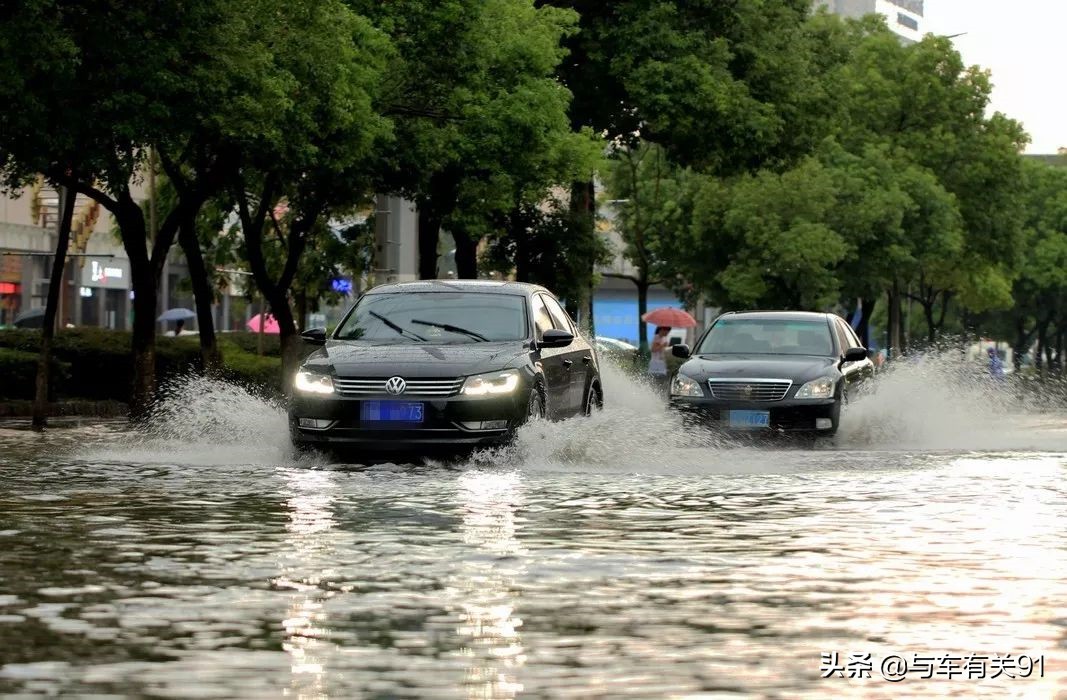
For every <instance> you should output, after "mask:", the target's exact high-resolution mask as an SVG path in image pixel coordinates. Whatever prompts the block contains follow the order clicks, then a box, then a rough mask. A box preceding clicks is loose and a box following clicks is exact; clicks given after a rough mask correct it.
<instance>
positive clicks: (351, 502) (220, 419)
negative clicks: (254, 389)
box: [0, 367, 1067, 698]
mask: <svg viewBox="0 0 1067 700" xmlns="http://www.w3.org/2000/svg"><path fill="white" fill-rule="evenodd" d="M928 370H929V368H928V369H927V370H924V368H922V367H913V368H906V369H905V370H901V371H899V372H896V373H895V374H894V375H893V376H890V377H887V378H886V379H885V380H884V381H883V385H882V387H881V389H880V390H879V392H878V393H877V394H876V395H874V396H871V397H868V398H865V399H863V400H861V401H860V402H858V403H857V404H856V405H854V406H852V407H851V408H850V410H849V412H848V414H847V416H846V421H847V423H846V426H847V427H846V428H845V429H844V430H843V432H842V434H841V435H840V436H839V437H838V438H837V439H836V440H835V441H834V442H833V443H831V444H826V445H821V446H819V449H815V450H796V449H792V448H790V446H788V445H772V446H769V447H753V446H746V445H736V444H727V443H722V442H721V441H715V440H711V439H706V438H694V436H693V435H692V434H691V433H689V432H687V431H684V430H681V429H680V428H679V427H678V425H677V423H676V422H675V421H674V420H673V419H672V418H671V417H669V416H668V415H666V414H665V413H664V412H662V411H661V410H660V409H659V408H658V407H657V406H658V404H657V403H656V399H655V397H653V396H652V395H651V394H650V393H649V392H648V391H647V390H645V389H642V388H641V387H639V386H636V385H634V384H632V383H630V382H628V381H627V380H624V379H623V378H622V377H621V376H620V375H618V374H617V373H612V374H611V375H610V376H609V377H608V379H609V381H608V383H607V390H608V392H607V393H608V396H607V400H608V406H609V408H608V410H606V411H605V412H604V413H602V414H600V415H598V416H596V417H595V418H593V419H591V420H586V421H572V422H569V423H563V424H548V425H539V426H536V427H532V428H530V429H529V430H526V431H525V432H524V433H523V434H522V436H521V439H520V441H519V444H518V445H517V446H516V447H515V448H514V449H512V450H506V451H499V452H493V453H485V454H480V455H476V456H475V457H474V458H473V459H471V460H469V461H464V462H461V463H450V464H441V463H431V462H427V463H422V464H418V465H395V464H386V465H377V466H370V467H362V466H358V465H347V464H333V463H330V461H329V460H326V459H324V458H321V457H312V458H305V459H302V460H300V461H296V460H294V459H293V458H292V457H291V455H290V454H289V452H288V449H287V445H286V440H287V437H286V431H285V425H284V419H283V414H282V413H281V411H280V410H279V409H278V408H276V407H272V406H271V405H269V404H267V403H265V402H263V401H260V400H258V399H256V398H255V397H252V396H250V395H248V394H247V393H246V392H244V391H243V390H241V389H239V388H236V387H232V386H226V385H217V384H206V383H198V382H192V383H190V384H188V385H186V386H185V387H184V388H183V390H181V391H180V392H179V393H178V395H176V396H175V397H174V398H173V399H171V400H169V401H168V402H166V403H165V404H164V406H163V407H162V408H161V411H160V414H159V416H157V419H156V422H155V427H156V429H155V431H154V432H153V433H152V434H149V435H137V436H134V435H132V434H130V433H127V432H126V431H125V430H124V428H123V427H122V426H121V425H119V424H86V425H73V426H69V427H66V428H61V429H56V430H53V431H50V432H49V433H47V434H45V435H43V436H38V435H35V434H32V433H29V432H27V431H23V430H13V429H0V694H6V695H22V694H35V693H40V694H50V695H63V696H71V695H109V694H110V695H117V696H150V697H183V698H184V697H255V698H264V697H283V696H284V697H297V698H326V697H331V696H332V697H345V698H347V697H383V698H384V697H449V698H451V697H476V698H510V697H539V696H552V697H563V696H583V697H586V696H604V697H618V696H628V695H629V696H640V697H663V696H700V697H743V696H751V697H766V696H771V697H783V698H785V697H812V698H820V697H827V696H841V695H848V696H854V697H900V696H928V695H956V696H960V697H973V696H988V697H1004V696H1017V697H1041V698H1045V697H1055V696H1057V695H1058V694H1064V693H1067V666H1065V660H1067V556H1065V554H1067V535H1065V531H1067V528H1065V526H1067V486H1065V480H1064V477H1065V474H1067V469H1065V467H1067V418H1065V417H1064V415H1063V414H1061V413H1036V412H1034V411H1033V410H1028V409H1027V407H1026V405H1025V404H1020V403H1019V402H1018V401H1017V400H1015V399H1011V398H1010V397H1005V396H1002V395H998V394H997V393H996V392H991V391H990V389H989V388H988V387H986V386H984V385H982V384H972V383H968V382H948V381H945V380H943V379H942V378H941V377H943V374H941V373H939V372H933V371H928ZM823 652H839V653H840V654H841V655H842V657H847V656H848V654H849V653H850V652H870V653H872V655H873V658H874V659H875V660H876V662H877V659H878V658H880V657H882V656H885V655H886V654H889V653H891V652H896V653H900V654H905V655H910V654H922V653H929V654H931V655H943V654H945V653H947V652H953V653H958V654H960V655H965V654H968V653H972V652H976V653H984V654H990V655H992V654H1006V653H1016V654H1021V653H1027V654H1031V655H1034V656H1041V655H1043V656H1044V660H1045V661H1044V676H1043V677H1030V678H1027V679H1023V678H1016V679H1009V678H1006V677H1000V678H998V679H986V680H984V681H977V680H964V679H959V678H957V679H955V680H932V681H926V680H921V679H918V678H909V679H908V680H906V681H904V682H902V683H889V682H886V681H884V680H882V679H881V678H879V674H878V672H877V665H876V666H875V672H874V674H873V675H874V677H873V678H871V679H848V678H831V679H822V678H821V675H822V674H821V672H820V666H821V656H820V655H821V653H823ZM1033 675H1035V676H1036V674H1033Z"/></svg>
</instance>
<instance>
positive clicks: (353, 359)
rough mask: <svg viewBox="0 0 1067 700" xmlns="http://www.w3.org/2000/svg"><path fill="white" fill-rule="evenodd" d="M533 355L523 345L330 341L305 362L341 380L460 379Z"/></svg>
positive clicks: (306, 364)
mask: <svg viewBox="0 0 1067 700" xmlns="http://www.w3.org/2000/svg"><path fill="white" fill-rule="evenodd" d="M527 353H529V348H528V347H524V346H522V345H520V344H519V343H464V344H449V345H431V344H427V343H404V344H397V345H377V344H373V345H372V344H368V343H358V342H352V341H345V340H328V341H326V345H325V346H323V347H321V348H319V349H317V350H316V351H315V352H313V353H312V354H311V355H310V356H308V358H307V359H306V360H305V361H304V365H305V366H306V367H308V368H309V369H316V370H318V371H328V370H330V369H332V371H333V374H334V375H336V376H338V377H393V376H401V377H442V378H443V377H460V376H467V375H471V374H478V373H480V372H492V371H494V370H498V369H504V368H507V367H512V366H515V365H516V364H517V362H518V359H519V358H521V357H522V356H523V355H525V354H527Z"/></svg>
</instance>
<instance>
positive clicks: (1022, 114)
mask: <svg viewBox="0 0 1067 700" xmlns="http://www.w3.org/2000/svg"><path fill="white" fill-rule="evenodd" d="M925 14H926V26H925V27H924V28H923V30H922V31H923V32H924V33H926V32H932V33H934V34H944V35H952V34H959V33H960V32H967V34H966V35H964V36H960V37H957V38H956V39H953V43H954V44H955V45H956V49H957V50H959V52H960V54H961V55H962V56H963V60H964V61H965V62H966V63H967V64H978V65H980V66H982V67H983V68H988V69H989V70H991V71H992V73H993V97H992V105H991V107H992V109H994V110H996V111H1000V112H1004V113H1005V114H1007V115H1008V116H1009V117H1012V118H1013V119H1017V120H1018V121H1020V122H1022V123H1023V126H1024V127H1025V128H1026V131H1027V132H1028V133H1029V134H1030V145H1029V147H1027V152H1028V153H1055V152H1056V149H1057V148H1060V147H1067V93H1065V92H1064V91H1063V89H1062V85H1061V84H1060V81H1059V80H1058V79H1057V75H1058V74H1059V72H1060V70H1061V68H1062V67H1063V66H1064V65H1067V41H1065V40H1064V36H1063V32H1064V30H1065V29H1067V1H1065V0H926V4H925Z"/></svg>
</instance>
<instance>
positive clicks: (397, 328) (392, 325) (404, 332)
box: [367, 311, 426, 343]
mask: <svg viewBox="0 0 1067 700" xmlns="http://www.w3.org/2000/svg"><path fill="white" fill-rule="evenodd" d="M367 313H368V314H370V315H371V316H373V317H374V318H376V319H378V320H379V321H381V322H382V323H384V324H385V325H387V326H389V327H390V328H392V329H393V330H394V331H396V332H397V333H399V334H400V335H409V336H411V337H412V338H414V339H415V340H418V341H421V342H423V343H425V342H426V338H423V337H422V336H421V335H419V334H418V333H414V332H412V331H409V330H408V329H407V328H403V327H401V326H398V325H397V324H395V323H393V322H392V321H390V320H389V319H387V318H386V317H385V316H382V315H381V314H380V313H378V312H377V311H368V312H367Z"/></svg>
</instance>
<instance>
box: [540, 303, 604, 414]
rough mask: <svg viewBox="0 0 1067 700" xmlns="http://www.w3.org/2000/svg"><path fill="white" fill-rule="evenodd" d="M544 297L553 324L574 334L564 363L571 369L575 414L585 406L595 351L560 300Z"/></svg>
mask: <svg viewBox="0 0 1067 700" xmlns="http://www.w3.org/2000/svg"><path fill="white" fill-rule="evenodd" d="M542 296H543V297H544V303H545V306H546V307H547V308H548V314H549V316H551V317H552V326H553V327H554V328H557V329H559V330H561V331H566V332H567V333H570V334H571V335H573V336H574V342H573V343H571V344H570V345H569V346H567V347H565V348H561V350H563V351H564V352H563V364H564V366H566V367H568V368H569V371H570V393H569V397H570V398H569V402H568V411H569V412H570V413H571V414H572V415H573V414H577V413H580V412H581V411H582V409H583V408H584V407H585V390H586V387H587V386H589V372H590V371H591V370H592V366H593V351H592V349H591V348H590V347H589V344H588V343H586V342H585V339H584V338H582V336H581V335H580V334H579V333H578V329H577V328H575V327H574V323H573V322H572V321H571V319H570V316H568V315H567V312H566V311H564V310H563V307H562V306H560V304H559V302H558V301H556V300H555V299H553V298H552V297H550V296H548V295H542Z"/></svg>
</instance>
